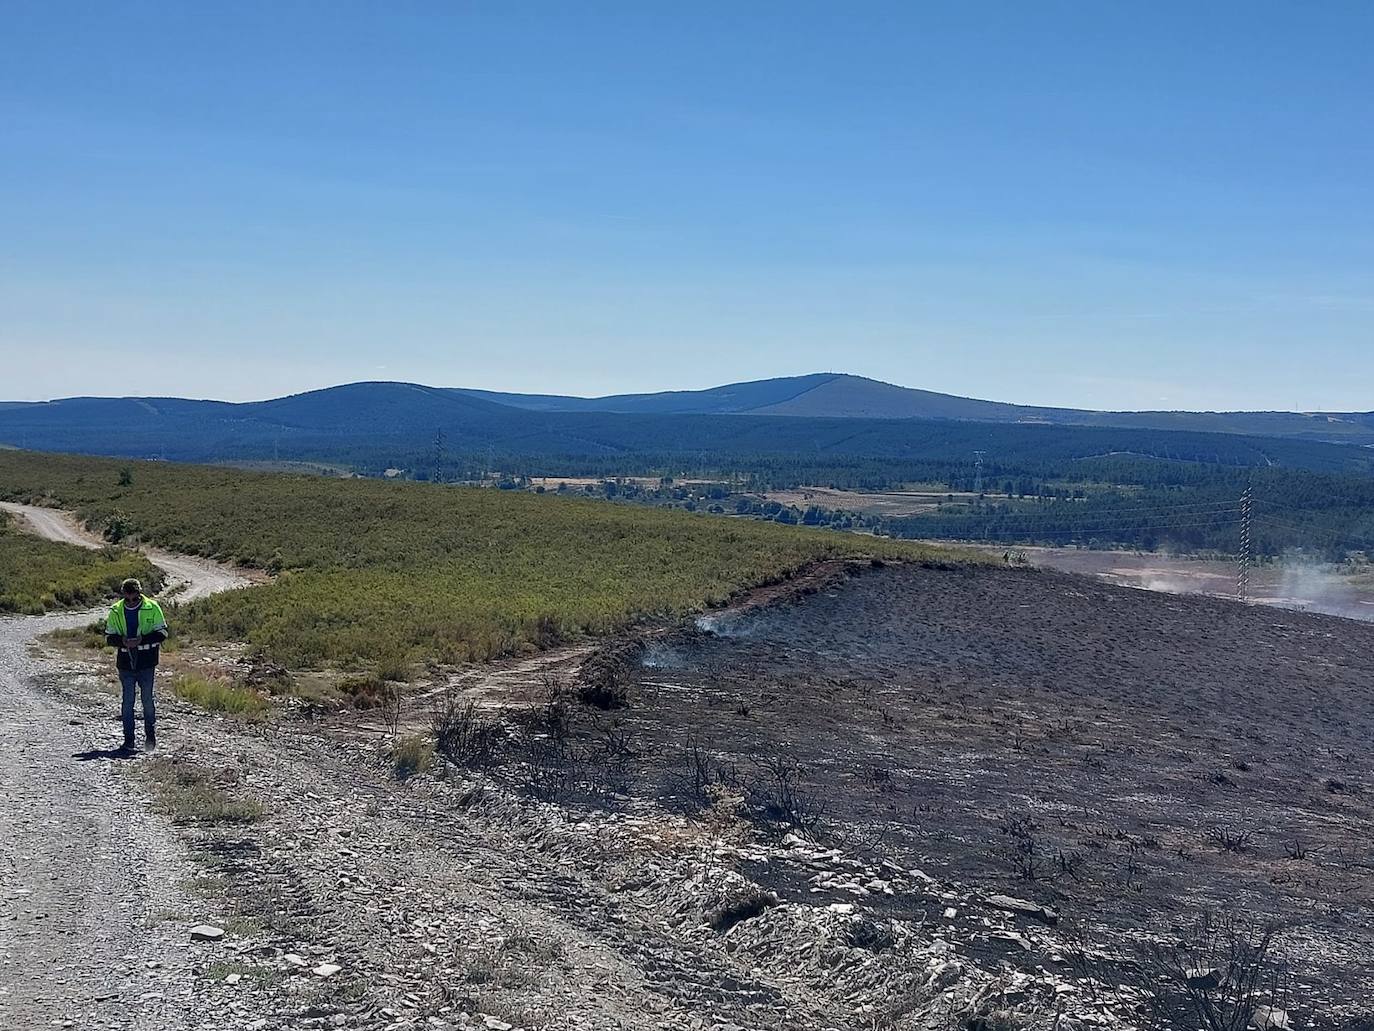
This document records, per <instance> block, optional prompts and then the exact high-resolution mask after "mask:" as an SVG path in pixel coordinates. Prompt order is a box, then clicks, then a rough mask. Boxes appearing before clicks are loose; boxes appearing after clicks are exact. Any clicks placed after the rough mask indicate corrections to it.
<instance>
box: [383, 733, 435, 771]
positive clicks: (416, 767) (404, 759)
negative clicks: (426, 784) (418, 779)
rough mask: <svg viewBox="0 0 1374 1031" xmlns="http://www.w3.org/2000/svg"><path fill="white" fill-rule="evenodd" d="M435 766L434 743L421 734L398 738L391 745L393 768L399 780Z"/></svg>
mask: <svg viewBox="0 0 1374 1031" xmlns="http://www.w3.org/2000/svg"><path fill="white" fill-rule="evenodd" d="M433 767H434V745H433V744H431V743H430V741H429V740H428V739H427V738H424V737H422V736H421V735H419V734H408V735H406V736H405V737H403V738H398V739H397V740H396V742H395V743H394V744H393V745H392V746H391V768H392V772H394V773H395V774H396V779H397V780H408V779H409V778H411V777H413V776H415V774H417V773H428V772H429V771H430V770H431V769H433Z"/></svg>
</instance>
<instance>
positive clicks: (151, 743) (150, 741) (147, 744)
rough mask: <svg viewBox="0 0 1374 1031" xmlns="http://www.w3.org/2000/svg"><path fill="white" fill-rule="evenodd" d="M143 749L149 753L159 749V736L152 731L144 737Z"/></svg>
mask: <svg viewBox="0 0 1374 1031" xmlns="http://www.w3.org/2000/svg"><path fill="white" fill-rule="evenodd" d="M143 747H144V748H146V749H148V750H149V751H151V750H152V749H154V748H156V747H157V735H156V734H154V733H153V732H152V731H151V730H150V731H148V733H146V734H144V735H143Z"/></svg>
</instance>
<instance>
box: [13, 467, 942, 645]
mask: <svg viewBox="0 0 1374 1031" xmlns="http://www.w3.org/2000/svg"><path fill="white" fill-rule="evenodd" d="M0 498H7V499H11V500H17V501H37V502H45V501H46V502H47V503H50V504H54V505H59V506H62V507H67V508H71V509H74V510H75V511H76V512H77V514H78V516H79V517H80V518H81V519H83V520H84V521H85V522H87V523H88V525H91V526H93V527H99V528H101V529H103V530H104V531H105V532H106V534H107V535H112V536H115V537H122V538H124V539H133V538H137V539H139V540H142V541H146V542H149V543H154V544H157V545H160V546H162V547H166V548H169V549H172V550H176V551H183V552H189V553H192V554H202V555H207V556H211V557H214V558H218V559H222V560H226V561H232V562H238V563H242V564H245V565H254V566H261V567H264V568H267V569H270V570H273V571H279V572H280V573H281V575H280V577H279V578H278V580H277V582H276V583H274V584H272V585H269V586H265V587H259V588H254V589H250V590H247V591H239V592H233V593H230V594H225V595H220V596H217V597H214V598H211V599H207V600H205V601H203V602H198V603H196V604H195V605H193V606H191V607H190V610H189V612H185V613H183V614H182V616H181V620H180V622H181V625H182V626H185V627H187V628H189V629H190V630H191V631H192V632H198V633H202V634H206V635H210V636H215V637H225V638H232V639H241V640H246V641H247V642H249V643H250V644H251V645H253V646H255V647H258V648H260V649H262V650H263V651H265V652H267V653H269V654H271V655H272V656H273V657H275V658H276V659H278V660H279V661H282V662H285V663H288V664H291V665H314V664H321V663H329V662H352V661H357V660H365V661H374V662H377V663H382V664H387V665H390V666H393V667H394V666H395V665H396V664H397V663H402V664H403V663H404V662H406V661H412V660H416V659H426V658H435V659H439V660H444V661H464V660H474V659H475V660H484V659H488V658H492V657H495V656H499V655H505V654H511V653H513V652H517V651H520V650H522V649H524V648H527V647H536V646H540V645H547V644H551V643H555V642H557V641H560V640H568V639H575V638H578V637H581V636H584V635H588V634H598V633H604V632H609V631H613V630H616V629H618V628H621V627H623V626H625V625H627V624H628V623H631V622H633V621H635V620H637V619H640V618H644V617H659V616H663V617H666V616H673V615H679V614H682V613H686V612H690V611H693V610H696V609H699V608H701V607H703V606H706V605H709V604H713V603H719V602H722V601H724V600H726V599H727V598H728V597H730V596H731V594H733V593H734V592H736V591H738V590H741V589H743V588H746V587H748V586H751V585H755V584H759V583H763V582H767V581H770V580H773V579H776V578H778V577H780V576H784V575H787V574H788V573H790V572H792V571H794V570H796V569H798V568H800V567H803V566H805V565H807V564H808V563H810V562H813V561H816V560H821V559H826V558H838V557H859V556H866V555H873V556H882V557H887V558H899V557H904V556H909V557H913V558H919V557H922V556H930V555H933V554H945V553H943V552H940V551H939V550H938V549H934V548H931V547H929V546H923V545H914V544H907V543H902V542H894V541H882V540H875V539H873V538H869V537H860V536H856V535H850V534H840V533H835V532H830V531H823V530H811V531H808V530H805V529H801V528H795V527H783V526H777V525H773V524H769V523H762V522H754V521H746V520H738V521H737V520H728V521H727V520H721V519H711V518H708V517H703V516H696V515H692V514H689V513H685V512H676V511H664V510H658V509H647V508H639V507H632V506H617V505H609V504H605V503H601V502H597V501H591V500H582V499H574V498H562V497H557V496H554V495H543V496H540V495H535V494H530V493H525V492H515V491H496V490H482V489H467V488H452V487H437V486H432V485H428V484H421V483H394V482H387V481H382V480H362V479H355V480H337V479H326V478H321V477H317V476H287V475H272V474H264V473H252V472H244V471H239V470H232V469H224V468H214V467H200V466H186V465H176V464H171V463H165V462H144V463H128V462H121V461H118V460H110V459H96V458H83V457H73V456H60V455H39V454H34V453H31V452H5V453H4V454H0Z"/></svg>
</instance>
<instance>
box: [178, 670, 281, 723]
mask: <svg viewBox="0 0 1374 1031" xmlns="http://www.w3.org/2000/svg"><path fill="white" fill-rule="evenodd" d="M172 691H173V692H174V693H175V694H176V696H177V697H178V698H180V699H182V700H183V701H186V702H190V703H191V704H192V705H194V706H197V707H198V708H201V709H205V710H206V711H207V712H225V713H231V714H239V715H241V714H244V713H254V712H261V711H262V710H264V709H266V708H267V705H268V701H267V699H266V698H264V697H263V696H262V695H261V694H259V693H258V692H257V691H254V690H253V689H252V688H248V687H243V686H241V685H239V684H235V683H233V682H232V681H228V680H220V679H218V678H214V677H206V676H202V675H201V674H199V673H182V674H179V675H178V676H176V677H173V678H172Z"/></svg>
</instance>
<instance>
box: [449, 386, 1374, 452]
mask: <svg viewBox="0 0 1374 1031" xmlns="http://www.w3.org/2000/svg"><path fill="white" fill-rule="evenodd" d="M453 389H454V392H455V393H459V394H465V395H467V396H470V397H476V398H481V399H483V400H486V401H494V402H496V403H499V404H504V405H512V406H514V407H517V408H525V409H530V410H533V411H542V412H590V411H597V412H624V413H632V412H638V413H655V414H669V413H675V414H696V415H707V414H734V415H746V414H747V415H787V416H793V417H801V418H829V419H959V420H966V421H971V422H998V423H1030V424H1041V425H1051V426H1117V427H1132V428H1139V429H1160V430H1191V431H1201V432H1207V433H1242V434H1247V435H1252V436H1253V435H1258V436H1273V437H1295V438H1300V439H1310V440H1322V441H1333V442H1338V443H1358V444H1374V412H1363V413H1350V412H1331V413H1301V412H1165V411H1158V412H1098V411H1089V410H1085V409H1076V408H1040V407H1035V406H1032V405H1016V404H1007V403H1005V402H1001V401H981V400H977V399H975V398H968V397H958V396H956V395H954V394H940V393H936V392H935V391H931V390H917V389H914V388H911V387H899V386H895V385H894V384H891V383H883V382H881V381H880V380H874V379H867V378H865V377H863V376H850V375H846V374H843V373H812V374H811V375H807V376H786V377H780V378H777V379H766V380H754V381H751V382H747V383H731V384H728V385H726V386H722V387H712V388H710V389H708V390H670V391H664V392H662V393H656V394H617V395H612V396H609V397H593V398H585V397H566V396H561V395H557V394H507V393H501V392H499V391H491V390H467V389H463V388H453Z"/></svg>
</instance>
